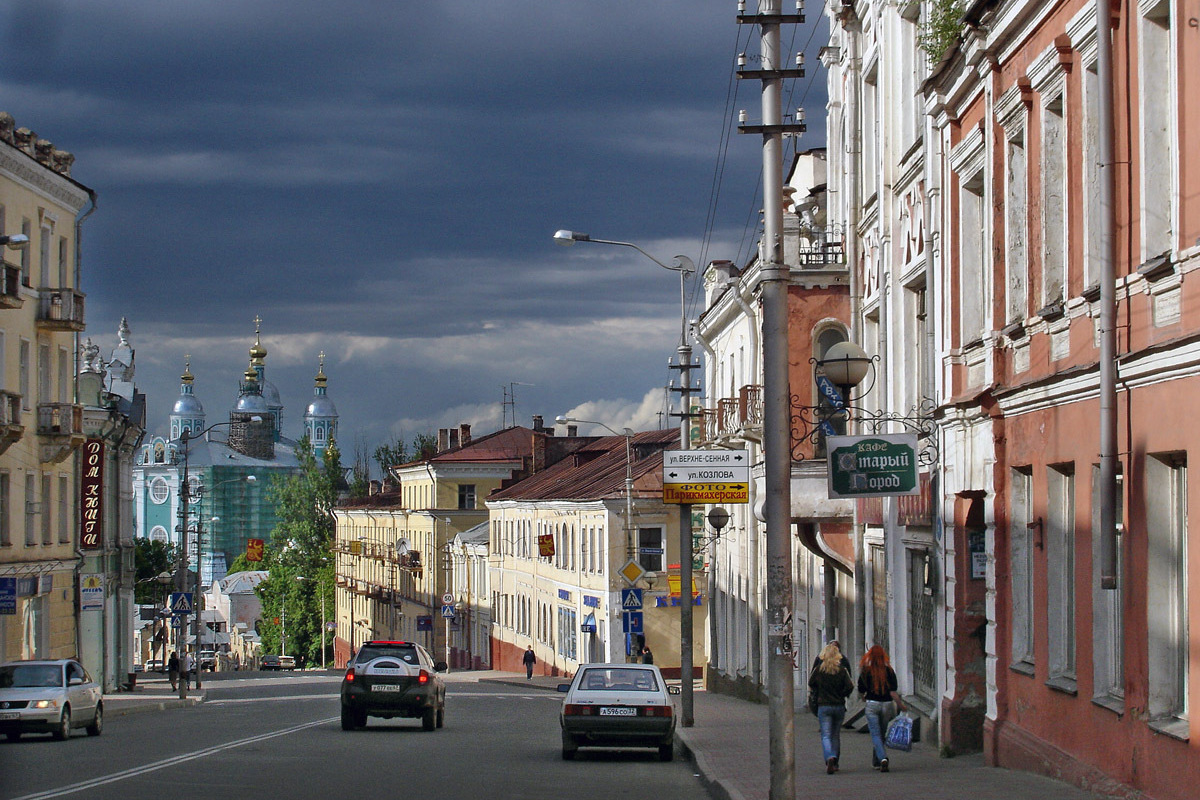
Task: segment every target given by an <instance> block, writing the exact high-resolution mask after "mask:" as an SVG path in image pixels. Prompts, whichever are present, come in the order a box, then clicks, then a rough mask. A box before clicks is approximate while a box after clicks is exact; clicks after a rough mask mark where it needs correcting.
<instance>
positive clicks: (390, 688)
mask: <svg viewBox="0 0 1200 800" xmlns="http://www.w3.org/2000/svg"><path fill="white" fill-rule="evenodd" d="M371 688H372V689H373V690H374V691H376V692H398V691H400V686H399V685H398V684H395V683H377V684H375V685H374V686H372V687H371Z"/></svg>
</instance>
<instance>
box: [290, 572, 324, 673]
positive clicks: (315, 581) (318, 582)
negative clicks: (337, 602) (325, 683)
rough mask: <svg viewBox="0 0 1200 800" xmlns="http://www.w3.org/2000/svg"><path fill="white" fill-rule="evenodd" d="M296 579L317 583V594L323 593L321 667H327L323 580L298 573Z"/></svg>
mask: <svg viewBox="0 0 1200 800" xmlns="http://www.w3.org/2000/svg"><path fill="white" fill-rule="evenodd" d="M296 580H297V581H301V582H303V581H309V582H310V583H315V584H316V586H317V594H319V595H321V669H325V592H324V591H322V589H321V582H320V581H319V580H317V579H316V578H306V577H305V576H303V575H297V576H296Z"/></svg>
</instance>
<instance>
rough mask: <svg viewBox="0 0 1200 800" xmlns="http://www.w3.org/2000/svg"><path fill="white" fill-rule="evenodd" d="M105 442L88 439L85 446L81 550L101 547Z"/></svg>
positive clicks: (80, 484)
mask: <svg viewBox="0 0 1200 800" xmlns="http://www.w3.org/2000/svg"><path fill="white" fill-rule="evenodd" d="M103 488H104V442H103V441H101V440H100V439H88V440H87V441H86V442H85V443H84V445H83V474H82V475H81V476H80V481H79V498H80V499H79V506H80V507H79V548H80V549H81V550H96V549H99V547H100V538H101V537H100V531H101V521H102V520H103V518H104V516H103V511H104V502H103V497H104V494H103Z"/></svg>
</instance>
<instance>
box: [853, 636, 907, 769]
mask: <svg viewBox="0 0 1200 800" xmlns="http://www.w3.org/2000/svg"><path fill="white" fill-rule="evenodd" d="M897 688H898V686H897V683H896V671H895V670H894V669H892V664H891V661H889V660H888V654H887V651H886V650H884V649H883V648H882V647H880V646H879V645H877V644H876V645H872V646H871V648H870V649H869V650H867V652H866V653H864V654H863V657H862V661H860V662H859V664H858V693H859V694H861V695H862V696H863V697H864V698H865V699H866V701H867V706H866V710H865V714H866V717H867V729H868V730H870V731H871V745H872V752H871V766H873V767H874V768H875V769H877V770H879V771H880V772H887V771H888V758H887V751H886V750H885V749H884V747H883V736H884V732H885V731H886V730H887V724H888V722H890V721H891V719H892V717H894V716H896V709H900V710H901V711H903V710H906V709H907V708H908V707H907V706H906V705H905V704H904V701H903V700H901V699H900V693H899V692H898V691H896V690H897Z"/></svg>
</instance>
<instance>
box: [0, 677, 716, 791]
mask: <svg viewBox="0 0 1200 800" xmlns="http://www.w3.org/2000/svg"><path fill="white" fill-rule="evenodd" d="M477 675H478V673H471V672H460V673H453V674H450V675H447V676H445V680H446V682H447V692H446V714H445V725H444V727H442V728H439V729H437V730H434V731H429V732H427V731H424V730H423V729H422V726H421V722H420V720H413V719H399V718H397V719H376V718H372V719H370V721H369V723H368V725H367V727H366V728H362V729H358V730H352V731H343V730H342V728H341V724H340V718H339V717H340V713H339V712H340V704H339V699H338V690H339V687H340V682H341V673H340V672H337V673H334V672H296V673H288V672H283V673H277V672H269V673H258V672H241V673H238V672H234V673H216V674H213V675H210V676H206V677H205V681H204V690H205V694H206V700H205V702H204V703H203V704H201V705H199V706H195V707H191V708H169V709H164V710H156V711H140V712H138V713H132V714H128V715H117V714H114V713H110V714H108V716H107V719H106V722H105V728H104V733H103V735H101V736H96V737H89V736H87V735H85V734H84V733H83V732H82V731H78V732H76V733H75V735H73V736H72V737H71V738H69V739H68V740H67V741H65V742H57V741H54V740H52V739H50V738H49V737H46V736H26V737H23V738H22V739H21V740H20V741H18V742H6V743H0V776H2V777H0V800H49V798H57V797H64V798H87V799H88V800H92V799H93V798H121V800H186V799H187V798H204V799H205V800H211V798H217V797H243V798H253V799H254V800H283V799H285V798H286V800H301V799H303V798H321V797H329V798H339V799H340V798H346V797H353V798H355V800H369V799H370V798H387V799H388V800H394V798H397V797H400V798H404V800H464V799H465V798H482V797H494V798H514V800H538V799H539V798H554V799H555V800H561V798H564V797H571V798H573V799H577V800H611V798H614V797H653V798H655V800H676V799H678V800H683V798H688V800H694V799H695V798H697V797H706V796H707V793H706V791H705V789H704V788H703V786H702V784H701V782H700V779H699V778H698V777H697V776H696V775H695V771H694V769H693V766H694V765H692V764H691V763H690V762H688V761H686V760H684V759H676V760H675V761H672V762H661V761H659V759H658V755H657V753H655V752H654V751H653V750H627V751H617V750H613V751H610V750H590V751H586V752H581V753H580V755H579V757H578V759H577V760H575V761H570V762H568V761H563V759H562V757H561V744H562V741H561V736H560V732H559V723H558V712H559V709H560V707H561V704H562V698H563V695H561V694H558V693H555V692H548V691H546V690H544V689H538V688H533V687H525V686H513V685H510V684H501V683H490V682H480V681H478V679H477Z"/></svg>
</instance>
